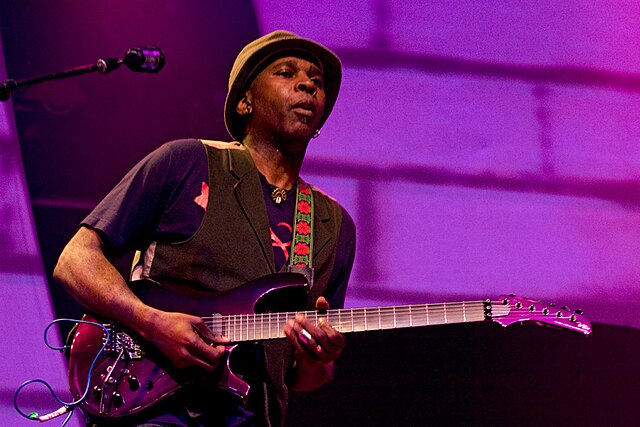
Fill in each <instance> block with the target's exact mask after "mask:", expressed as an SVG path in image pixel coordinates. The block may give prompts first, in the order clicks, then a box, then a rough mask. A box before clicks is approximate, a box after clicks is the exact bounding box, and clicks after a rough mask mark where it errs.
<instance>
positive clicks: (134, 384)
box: [127, 375, 140, 391]
mask: <svg viewBox="0 0 640 427" xmlns="http://www.w3.org/2000/svg"><path fill="white" fill-rule="evenodd" d="M127 382H128V383H129V388H130V389H131V391H136V390H137V389H139V388H140V381H138V377H136V376H135V375H129V376H128V377H127Z"/></svg>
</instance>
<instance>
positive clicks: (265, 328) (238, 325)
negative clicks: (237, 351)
mask: <svg viewBox="0 0 640 427" xmlns="http://www.w3.org/2000/svg"><path fill="white" fill-rule="evenodd" d="M492 304H493V305H494V306H496V307H495V308H496V309H497V310H495V309H494V310H495V311H498V312H500V311H504V314H507V312H506V310H511V307H509V306H504V305H502V304H501V303H499V302H498V303H496V302H492ZM503 307H504V308H503ZM500 308H502V310H500ZM522 313H526V314H530V315H531V316H534V315H536V313H542V311H541V310H535V311H533V312H529V311H524V310H523V311H522ZM296 314H304V315H305V316H307V317H308V318H311V319H312V320H314V319H315V323H316V325H317V324H318V319H319V318H321V317H326V318H328V320H329V323H330V324H331V325H332V326H333V327H335V328H336V329H337V330H338V331H340V332H358V331H366V330H382V329H395V328H405V327H413V326H429V325H441V324H448V323H464V322H478V321H482V320H484V319H485V318H486V315H485V301H469V302H457V303H439V304H413V305H404V306H391V307H367V308H353V309H350V308H347V309H334V310H328V311H327V312H326V313H324V314H320V313H318V312H317V311H298V312H280V313H257V314H236V315H228V316H223V315H218V316H212V317H208V318H203V319H204V320H205V322H206V323H207V324H208V326H209V327H210V328H211V329H212V330H214V331H222V333H223V334H225V333H226V334H227V335H229V338H234V341H248V340H259V339H268V338H282V337H284V331H283V329H284V324H285V323H286V321H287V320H288V319H290V318H293V317H295V315H296ZM496 314H498V313H496ZM342 315H344V316H345V317H346V319H342V318H341V317H342ZM531 316H529V317H531ZM543 316H545V318H549V317H553V318H555V319H560V320H562V319H568V318H570V316H564V315H562V316H559V317H558V316H556V315H555V314H552V315H550V314H543ZM523 320H524V319H523ZM265 322H266V325H265ZM376 324H377V325H376ZM238 337H239V338H238Z"/></svg>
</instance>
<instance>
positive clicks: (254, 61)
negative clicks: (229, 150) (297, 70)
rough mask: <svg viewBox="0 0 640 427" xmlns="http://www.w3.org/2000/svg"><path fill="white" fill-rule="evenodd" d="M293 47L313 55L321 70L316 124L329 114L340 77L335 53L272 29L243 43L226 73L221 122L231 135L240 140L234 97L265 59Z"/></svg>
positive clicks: (239, 95)
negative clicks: (319, 117) (320, 100)
mask: <svg viewBox="0 0 640 427" xmlns="http://www.w3.org/2000/svg"><path fill="white" fill-rule="evenodd" d="M296 51H298V52H300V53H301V54H305V57H309V56H310V57H311V58H314V59H317V61H318V62H319V64H317V65H319V66H320V68H321V69H322V71H323V77H324V91H325V96H326V101H325V105H324V112H323V114H322V120H321V121H320V126H322V125H323V124H324V122H325V121H326V120H327V118H328V117H329V114H331V110H332V109H333V106H334V104H335V103H336V98H337V97H338V91H339V90H340V82H341V80H342V64H341V63H340V60H339V59H338V57H337V56H336V54H335V53H333V52H331V51H330V50H329V49H327V48H326V47H324V46H322V45H321V44H318V43H316V42H314V41H312V40H309V39H305V38H302V37H300V36H298V35H297V34H294V33H290V32H288V31H282V30H279V31H274V32H272V33H269V34H267V35H265V36H262V37H260V38H259V39H257V40H254V41H252V42H251V43H249V44H248V45H246V46H245V47H244V48H243V49H242V50H241V51H240V53H239V54H238V57H237V58H236V61H235V62H234V63H233V68H232V69H231V74H230V75H229V92H228V93H227V99H226V101H225V104H224V123H225V125H226V127H227V131H229V133H230V134H231V136H232V137H233V138H235V139H236V140H238V141H240V140H242V138H243V137H244V126H245V122H244V120H243V119H242V118H241V117H240V116H239V115H238V113H237V112H236V107H237V105H238V101H240V99H241V98H242V96H243V94H244V92H245V91H246V90H247V89H248V88H249V85H250V84H251V82H252V81H253V79H254V78H255V77H256V75H257V74H258V73H259V72H260V71H261V70H262V69H264V67H266V66H267V65H269V63H270V62H269V61H268V60H269V59H272V58H274V57H275V56H276V55H278V54H282V53H289V52H291V56H295V55H296Z"/></svg>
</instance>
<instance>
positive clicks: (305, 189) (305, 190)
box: [300, 183, 311, 195]
mask: <svg viewBox="0 0 640 427" xmlns="http://www.w3.org/2000/svg"><path fill="white" fill-rule="evenodd" d="M303 184H304V183H303ZM300 193H302V194H307V195H308V194H311V190H310V189H309V186H308V185H307V184H304V185H301V186H300Z"/></svg>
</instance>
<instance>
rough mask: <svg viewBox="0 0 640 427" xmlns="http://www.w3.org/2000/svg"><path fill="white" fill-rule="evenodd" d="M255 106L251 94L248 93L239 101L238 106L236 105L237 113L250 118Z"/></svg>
mask: <svg viewBox="0 0 640 427" xmlns="http://www.w3.org/2000/svg"><path fill="white" fill-rule="evenodd" d="M252 108H253V106H252V105H251V93H250V92H247V93H245V94H244V96H243V97H242V98H241V99H240V101H238V105H236V113H238V114H239V115H240V116H242V117H249V116H250V115H251V112H252Z"/></svg>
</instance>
